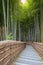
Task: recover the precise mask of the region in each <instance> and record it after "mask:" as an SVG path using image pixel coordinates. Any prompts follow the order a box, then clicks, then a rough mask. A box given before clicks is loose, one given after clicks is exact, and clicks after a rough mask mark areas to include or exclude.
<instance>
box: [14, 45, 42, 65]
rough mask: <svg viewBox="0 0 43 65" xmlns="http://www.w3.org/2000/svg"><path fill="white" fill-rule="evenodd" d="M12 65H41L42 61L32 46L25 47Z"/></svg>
mask: <svg viewBox="0 0 43 65" xmlns="http://www.w3.org/2000/svg"><path fill="white" fill-rule="evenodd" d="M13 65H43V60H41V57H40V56H39V55H38V53H37V51H36V50H34V48H33V47H32V46H29V45H27V46H26V48H25V49H24V50H23V51H22V52H21V54H20V55H19V57H18V58H17V60H16V62H13Z"/></svg>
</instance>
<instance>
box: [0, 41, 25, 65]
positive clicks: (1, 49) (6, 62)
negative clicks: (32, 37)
mask: <svg viewBox="0 0 43 65" xmlns="http://www.w3.org/2000/svg"><path fill="white" fill-rule="evenodd" d="M25 45H26V44H25V43H24V42H19V41H17V42H16V41H2V42H0V65H11V64H12V62H13V60H15V58H16V57H17V56H18V54H19V53H20V52H21V51H22V50H23V49H24V48H25Z"/></svg>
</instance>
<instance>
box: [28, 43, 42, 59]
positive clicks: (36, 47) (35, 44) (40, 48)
mask: <svg viewBox="0 0 43 65" xmlns="http://www.w3.org/2000/svg"><path fill="white" fill-rule="evenodd" d="M27 45H32V46H33V47H34V48H35V49H36V50H37V51H38V53H39V55H40V56H41V57H42V59H43V43H39V42H27Z"/></svg>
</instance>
